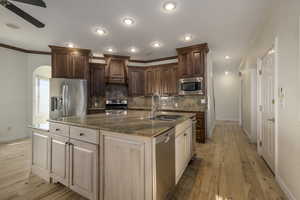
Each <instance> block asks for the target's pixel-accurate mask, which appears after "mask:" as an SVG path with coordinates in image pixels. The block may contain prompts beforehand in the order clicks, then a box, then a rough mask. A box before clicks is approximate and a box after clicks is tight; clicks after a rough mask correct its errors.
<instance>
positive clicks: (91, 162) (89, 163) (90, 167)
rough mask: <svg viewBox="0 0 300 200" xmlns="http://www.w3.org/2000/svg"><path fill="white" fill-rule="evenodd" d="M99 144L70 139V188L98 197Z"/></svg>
mask: <svg viewBox="0 0 300 200" xmlns="http://www.w3.org/2000/svg"><path fill="white" fill-rule="evenodd" d="M97 176H98V146H97V145H95V144H90V143H87V142H83V141H80V140H74V139H70V186H69V187H70V188H71V189H72V190H74V191H76V192H78V193H79V194H81V195H83V196H85V197H87V198H89V199H97V198H98V194H97V192H96V191H98V188H97V185H98V178H97Z"/></svg>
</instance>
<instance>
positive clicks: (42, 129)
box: [28, 122, 49, 132]
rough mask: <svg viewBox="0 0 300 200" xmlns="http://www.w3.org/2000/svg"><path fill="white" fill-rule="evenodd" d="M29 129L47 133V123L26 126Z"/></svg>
mask: <svg viewBox="0 0 300 200" xmlns="http://www.w3.org/2000/svg"><path fill="white" fill-rule="evenodd" d="M28 127H29V128H32V129H37V130H41V131H47V132H49V123H48V122H47V123H36V124H31V125H29V126H28Z"/></svg>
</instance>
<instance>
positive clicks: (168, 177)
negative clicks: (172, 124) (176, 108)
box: [155, 129, 175, 200]
mask: <svg viewBox="0 0 300 200" xmlns="http://www.w3.org/2000/svg"><path fill="white" fill-rule="evenodd" d="M155 139H156V141H155V157H156V188H155V189H156V200H166V199H169V198H170V197H171V195H172V194H173V191H174V189H175V130H174V129H171V130H169V131H167V132H166V133H164V134H162V135H160V136H158V137H156V138H155Z"/></svg>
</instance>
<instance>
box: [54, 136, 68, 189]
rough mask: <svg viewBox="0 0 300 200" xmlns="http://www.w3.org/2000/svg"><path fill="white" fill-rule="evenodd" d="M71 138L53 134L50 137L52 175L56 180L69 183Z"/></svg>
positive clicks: (65, 183)
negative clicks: (69, 142) (69, 143)
mask: <svg viewBox="0 0 300 200" xmlns="http://www.w3.org/2000/svg"><path fill="white" fill-rule="evenodd" d="M68 141H69V139H68V138H66V137H61V136H54V135H52V136H51V138H50V152H51V164H50V175H51V177H52V178H53V179H54V182H60V183H62V184H64V185H66V186H68V185H69V145H68Z"/></svg>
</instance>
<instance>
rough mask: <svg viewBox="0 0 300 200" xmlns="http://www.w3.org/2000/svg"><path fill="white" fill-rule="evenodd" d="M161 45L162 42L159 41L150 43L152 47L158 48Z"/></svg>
mask: <svg viewBox="0 0 300 200" xmlns="http://www.w3.org/2000/svg"><path fill="white" fill-rule="evenodd" d="M161 46H162V44H161V43H160V42H153V43H152V47H154V48H159V47H161Z"/></svg>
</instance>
